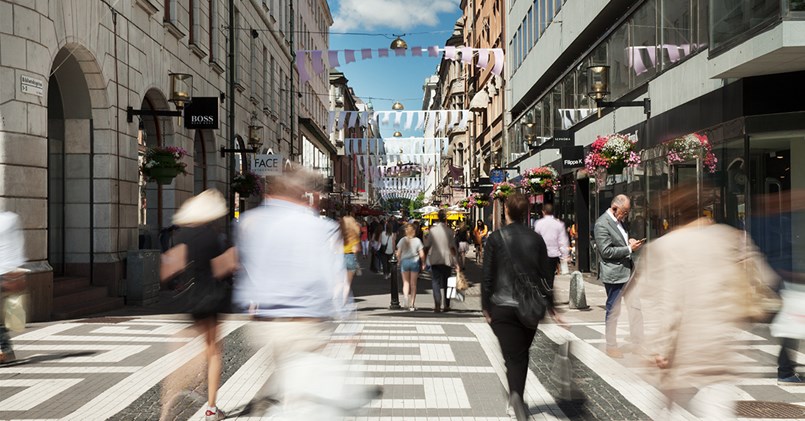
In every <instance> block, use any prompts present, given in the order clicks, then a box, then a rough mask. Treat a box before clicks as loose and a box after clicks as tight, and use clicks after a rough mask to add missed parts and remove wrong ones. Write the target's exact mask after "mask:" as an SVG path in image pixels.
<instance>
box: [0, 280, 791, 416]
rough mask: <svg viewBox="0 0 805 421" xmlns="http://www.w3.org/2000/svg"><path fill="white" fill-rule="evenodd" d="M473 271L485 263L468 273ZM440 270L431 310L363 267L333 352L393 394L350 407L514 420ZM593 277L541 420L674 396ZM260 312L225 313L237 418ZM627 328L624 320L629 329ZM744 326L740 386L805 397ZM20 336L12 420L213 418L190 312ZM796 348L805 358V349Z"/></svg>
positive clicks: (478, 328)
mask: <svg viewBox="0 0 805 421" xmlns="http://www.w3.org/2000/svg"><path fill="white" fill-rule="evenodd" d="M473 270H474V271H477V268H474V269H473V268H471V269H470V270H468V272H472V271H473ZM367 272H368V271H367ZM469 274H470V275H472V277H473V278H474V277H475V276H477V273H474V274H473V273H469ZM474 279H478V278H474ZM567 282H568V281H567V279H566V278H564V277H560V278H559V279H558V281H557V286H558V291H559V301H561V299H562V294H563V293H564V294H566V289H567ZM429 283H430V282H429V281H428V280H426V279H423V280H422V281H421V284H420V285H421V286H422V288H420V290H421V295H420V298H418V304H417V305H418V306H419V307H420V308H421V310H419V311H416V312H407V311H389V310H387V309H385V307H386V306H387V305H388V304H387V303H388V294H387V293H384V292H383V291H386V290H387V289H388V287H386V286H387V285H388V281H386V280H383V278H382V276H378V275H374V274H365V275H364V276H363V277H362V278H361V279H358V280H356V286H355V288H356V292H357V301H358V302H359V311H358V317H357V318H356V319H354V320H350V321H345V322H341V323H340V324H338V325H337V326H336V327H335V330H334V335H333V340H332V342H331V343H330V345H329V346H328V348H327V351H326V352H327V353H329V354H330V355H331V356H335V357H338V358H341V359H343V360H345V361H348V362H349V366H350V368H351V370H350V373H352V374H351V376H352V377H350V378H349V382H350V383H354V384H373V385H381V386H383V388H384V394H383V396H382V397H381V398H380V399H378V400H376V401H373V402H372V403H371V404H370V405H369V406H368V407H366V408H365V409H364V410H363V411H362V413H361V414H360V416H357V417H353V418H350V419H353V420H366V421H369V420H378V421H379V420H425V419H433V420H440V419H441V420H447V419H450V420H457V419H460V420H507V419H509V417H508V416H507V415H506V392H505V386H504V385H505V383H506V381H505V367H504V364H503V361H502V357H501V356H500V351H499V348H498V344H497V340H496V338H495V337H494V335H493V334H492V332H491V330H490V329H489V327H488V326H487V325H486V323H484V322H483V318H482V317H480V313H479V312H478V307H479V306H478V304H479V303H478V297H477V287H475V288H474V289H472V290H470V291H469V294H468V297H467V300H466V301H464V302H463V303H459V302H456V303H455V304H454V305H453V308H454V311H452V312H450V313H446V314H433V313H432V312H430V309H431V308H432V298H431V297H430V296H429V294H428V291H427V290H426V289H425V285H427V284H429ZM587 288H588V294H587V296H588V302H590V303H591V304H593V305H594V306H593V308H592V310H590V311H587V312H581V311H576V310H573V311H567V312H566V313H565V315H566V319H567V320H568V321H569V322H570V325H571V326H570V330H569V331H568V330H565V329H563V328H560V327H558V326H556V325H552V324H544V325H542V326H540V332H539V334H538V336H537V340H536V341H535V343H534V346H533V348H532V352H531V364H530V368H531V371H530V372H529V376H528V383H527V390H526V403H527V404H528V405H529V407H530V409H531V412H532V414H533V419H538V420H552V419H574V420H650V419H654V418H656V416H657V414H658V413H659V411H661V408H662V407H663V403H664V401H663V398H662V395H661V394H660V393H659V391H657V390H656V388H654V387H653V386H652V385H651V384H650V382H649V381H647V380H646V379H645V378H644V377H645V376H643V375H642V374H643V373H644V371H645V368H644V366H645V363H644V362H643V361H641V360H639V359H638V358H637V357H635V356H633V355H632V354H629V353H627V356H626V358H625V359H623V360H612V359H610V358H608V357H606V354H605V353H604V352H602V350H601V347H602V346H603V340H602V337H603V329H604V325H603V323H602V322H601V321H600V320H601V319H602V318H603V310H602V309H601V307H600V305H599V304H602V303H603V301H602V299H601V298H602V296H603V295H602V294H603V292H602V290H603V288H601V287H600V286H598V285H595V284H594V283H588V284H587ZM360 291H369V292H367V293H362V292H360ZM622 319H623V320H626V319H627V317H625V315H624V317H623V318H622ZM248 323H251V322H249V321H247V320H243V319H240V318H238V317H233V318H230V319H227V320H226V321H224V322H223V324H222V326H221V338H222V339H221V340H222V343H223V346H224V350H225V356H224V366H225V367H224V373H223V379H222V386H221V389H220V392H219V406H220V407H222V408H224V409H228V410H232V411H233V412H232V415H233V416H232V417H231V418H230V419H257V418H249V417H247V416H241V417H239V416H238V415H237V414H238V411H240V410H242V409H243V408H244V406H246V405H247V404H248V403H249V401H251V400H252V398H253V397H255V396H256V395H257V394H258V391H259V389H260V388H261V387H262V385H263V384H264V383H265V381H266V379H267V378H268V376H269V374H270V372H271V368H270V366H269V364H268V358H267V355H266V351H265V350H264V349H254V348H253V347H251V345H250V344H249V341H248V338H247V337H246V334H245V326H246V325H247V324H248ZM626 331H627V329H625V328H622V329H621V332H620V333H621V335H625V333H626ZM734 336H735V340H736V341H737V343H738V344H740V346H741V347H742V348H743V358H744V361H745V364H744V365H743V366H742V367H741V370H742V371H743V376H742V379H741V381H740V384H739V387H740V392H739V396H736V398H737V399H741V400H750V401H754V400H773V401H778V402H788V403H796V404H804V403H805V388H801V387H800V388H798V387H778V386H777V385H776V380H775V379H776V376H775V374H776V373H775V364H776V355H777V352H778V351H779V348H778V345H777V344H776V342H775V341H774V340H773V339H771V338H770V337H769V335H768V328H767V327H766V326H765V325H757V326H755V327H754V328H753V329H752V330H751V331H737V332H735V335H734ZM567 340H571V341H573V347H572V352H573V361H574V363H575V364H574V377H575V378H576V379H577V381H578V384H579V386H580V388H581V389H582V391H583V392H584V394H585V395H586V397H587V400H586V403H585V404H584V405H582V404H580V403H579V402H556V401H555V400H554V398H553V396H555V385H554V384H553V383H552V381H551V379H550V378H551V371H552V369H553V364H554V358H555V353H556V351H555V350H556V348H557V346H558V345H557V344H559V343H562V342H564V341H567ZM13 343H14V346H15V349H16V352H17V356H18V358H20V361H19V362H18V363H15V364H11V365H4V366H1V367H0V419H2V420H29V421H30V420H56V419H65V420H80V421H92V420H106V419H118V420H154V419H159V418H160V415H163V416H164V419H172V420H197V419H200V418H201V410H202V405H203V403H204V402H205V400H206V391H205V389H204V388H205V386H204V367H203V361H202V354H203V347H204V343H203V340H202V338H201V337H200V336H198V334H197V332H196V331H195V330H194V329H193V327H192V324H191V323H190V322H189V321H187V320H186V319H183V318H182V317H180V316H175V315H151V316H145V315H143V316H134V317H132V316H128V317H101V318H96V319H84V320H76V321H68V322H60V323H52V324H41V325H35V326H31V327H30V328H29V329H28V330H27V331H26V332H24V333H22V334H19V335H17V336H15V337H14V338H13ZM797 358H798V359H799V360H800V361H805V355H803V354H801V353H800V354H798V355H797ZM166 397H167V398H166ZM166 400H169V401H170V402H171V404H170V405H169V406H168V407H167V408H166V406H165V405H162V402H164V401H166ZM163 411H168V412H163ZM681 414H682V417H683V418H687V419H694V418H693V417H692V416H690V414H686V413H684V411H683V412H682V413H681Z"/></svg>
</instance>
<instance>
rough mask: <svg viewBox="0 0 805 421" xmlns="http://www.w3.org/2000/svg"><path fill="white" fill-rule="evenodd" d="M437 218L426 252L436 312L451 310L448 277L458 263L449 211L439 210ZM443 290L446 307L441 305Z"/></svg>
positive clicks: (427, 242) (429, 236) (429, 231)
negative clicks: (448, 222)
mask: <svg viewBox="0 0 805 421" xmlns="http://www.w3.org/2000/svg"><path fill="white" fill-rule="evenodd" d="M437 219H438V222H437V223H436V224H435V225H434V226H432V227H431V228H430V229H429V230H428V237H427V238H425V250H426V252H425V254H426V255H427V256H428V260H429V261H430V272H431V286H432V287H433V303H434V307H433V312H434V313H439V312H441V311H445V312H446V311H450V298H449V296H448V295H447V278H449V277H450V274H451V273H452V269H453V268H454V267H455V265H456V240H455V238H453V230H451V229H450V226H448V225H447V211H446V210H444V209H441V210H439V213H438V217H437ZM442 291H444V308H442V307H441V305H442Z"/></svg>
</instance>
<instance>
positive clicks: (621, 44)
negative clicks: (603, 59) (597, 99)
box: [607, 25, 632, 99]
mask: <svg viewBox="0 0 805 421" xmlns="http://www.w3.org/2000/svg"><path fill="white" fill-rule="evenodd" d="M607 44H608V48H609V51H610V54H609V91H610V92H611V97H612V99H617V98H620V97H622V96H623V95H624V94H626V93H627V92H629V86H630V85H629V80H630V74H631V72H632V66H630V64H631V61H630V60H629V25H623V26H621V27H620V28H618V30H616V31H615V32H614V33H613V34H612V36H611V37H610V39H609V41H608V42H607Z"/></svg>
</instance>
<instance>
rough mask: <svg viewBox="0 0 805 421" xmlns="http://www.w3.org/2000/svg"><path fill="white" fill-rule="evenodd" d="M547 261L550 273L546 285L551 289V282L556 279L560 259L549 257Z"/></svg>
mask: <svg viewBox="0 0 805 421" xmlns="http://www.w3.org/2000/svg"><path fill="white" fill-rule="evenodd" d="M548 261H549V262H551V273H550V274H549V275H548V276H549V278H548V285H550V286H551V289H553V281H554V279H556V269H557V268H558V267H559V263H560V259H559V258H558V257H549V258H548Z"/></svg>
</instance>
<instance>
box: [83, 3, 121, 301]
mask: <svg viewBox="0 0 805 421" xmlns="http://www.w3.org/2000/svg"><path fill="white" fill-rule="evenodd" d="M112 30H113V32H114V33H113V35H114V37H115V51H114V59H115V102H116V103H117V110H116V112H115V114H116V118H115V159H117V186H116V188H115V190H117V192H118V193H117V227H116V228H117V238H116V240H115V252H116V253H117V252H119V251H120V73H119V71H118V64H119V62H118V58H117V10H115V8H112ZM92 165H93V164H90V166H92ZM92 206H94V204H93V205H92ZM92 214H93V215H94V214H95V212H92ZM113 282H120V280H118V279H115V280H114V281H113ZM118 286H119V285H115V288H114V289H115V295H118V296H119V295H120V290H119V288H118Z"/></svg>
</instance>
